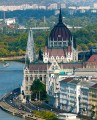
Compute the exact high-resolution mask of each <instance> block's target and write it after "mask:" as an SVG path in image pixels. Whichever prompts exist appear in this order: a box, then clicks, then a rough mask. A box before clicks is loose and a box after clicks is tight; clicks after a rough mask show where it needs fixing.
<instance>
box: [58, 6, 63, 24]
mask: <svg viewBox="0 0 97 120" xmlns="http://www.w3.org/2000/svg"><path fill="white" fill-rule="evenodd" d="M59 23H62V13H61V8H60V13H59Z"/></svg>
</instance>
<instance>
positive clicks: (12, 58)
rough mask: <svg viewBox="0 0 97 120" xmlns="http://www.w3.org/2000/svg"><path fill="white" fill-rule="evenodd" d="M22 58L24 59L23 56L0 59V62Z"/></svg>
mask: <svg viewBox="0 0 97 120" xmlns="http://www.w3.org/2000/svg"><path fill="white" fill-rule="evenodd" d="M24 58H25V56H12V57H0V61H5V60H8V61H12V60H21V59H24Z"/></svg>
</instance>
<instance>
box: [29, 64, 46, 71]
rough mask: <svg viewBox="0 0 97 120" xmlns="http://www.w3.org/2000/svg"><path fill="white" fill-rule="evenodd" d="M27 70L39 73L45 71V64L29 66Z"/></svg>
mask: <svg viewBox="0 0 97 120" xmlns="http://www.w3.org/2000/svg"><path fill="white" fill-rule="evenodd" d="M29 70H30V71H34V70H39V71H47V64H43V63H40V64H30V65H29Z"/></svg>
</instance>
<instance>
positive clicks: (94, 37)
mask: <svg viewBox="0 0 97 120" xmlns="http://www.w3.org/2000/svg"><path fill="white" fill-rule="evenodd" d="M73 34H74V36H75V38H76V42H77V47H78V49H79V50H89V49H90V48H91V47H92V46H94V45H95V44H97V24H95V25H91V26H87V27H85V28H82V29H79V30H78V31H76V32H74V33H73Z"/></svg>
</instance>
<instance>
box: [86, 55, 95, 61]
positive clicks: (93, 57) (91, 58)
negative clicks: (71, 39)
mask: <svg viewBox="0 0 97 120" xmlns="http://www.w3.org/2000/svg"><path fill="white" fill-rule="evenodd" d="M88 62H97V55H92V56H91V57H90V58H89V59H88Z"/></svg>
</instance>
